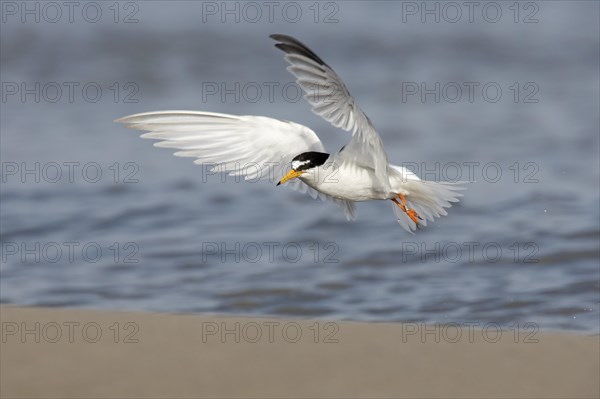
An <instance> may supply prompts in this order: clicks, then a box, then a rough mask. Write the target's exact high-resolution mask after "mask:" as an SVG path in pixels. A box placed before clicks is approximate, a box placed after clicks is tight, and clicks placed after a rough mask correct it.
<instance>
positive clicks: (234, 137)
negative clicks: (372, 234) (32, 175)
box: [116, 111, 354, 218]
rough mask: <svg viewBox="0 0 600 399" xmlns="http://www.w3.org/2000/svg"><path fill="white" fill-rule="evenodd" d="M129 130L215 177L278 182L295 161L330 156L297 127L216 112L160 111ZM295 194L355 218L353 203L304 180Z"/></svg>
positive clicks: (133, 119) (136, 120)
mask: <svg viewBox="0 0 600 399" xmlns="http://www.w3.org/2000/svg"><path fill="white" fill-rule="evenodd" d="M116 122H120V123H124V124H125V125H126V127H128V128H131V129H136V130H143V131H147V132H148V133H144V134H142V135H141V137H143V138H148V139H156V140H160V141H159V142H157V143H155V144H154V146H155V147H164V148H174V149H177V150H179V151H177V152H175V154H174V155H175V156H180V157H193V158H196V160H195V161H194V163H196V164H211V165H215V166H214V167H213V168H212V171H215V172H224V173H229V174H230V175H234V176H244V178H245V179H246V180H254V181H256V180H259V179H271V180H272V181H274V182H275V181H278V180H279V179H281V177H283V175H284V174H285V172H286V171H287V169H288V168H289V167H290V163H291V161H292V159H293V158H294V157H295V156H296V155H298V154H301V153H303V152H307V151H318V152H325V149H324V147H323V144H322V143H321V140H319V137H318V136H317V135H316V134H315V132H313V131H312V130H310V129H309V128H307V127H306V126H302V125H300V124H297V123H293V122H286V121H280V120H277V119H272V118H267V117H264V116H236V115H227V114H218V113H212V112H195V111H159V112H146V113H141V114H136V115H130V116H126V117H123V118H120V119H117V120H116ZM289 185H290V186H291V187H292V188H294V189H296V190H299V191H301V192H305V193H308V194H310V195H311V196H312V197H313V198H316V197H320V198H321V199H323V200H326V199H327V200H332V201H333V202H336V203H338V204H339V205H340V206H342V208H343V209H344V212H345V214H346V217H348V218H353V216H354V208H353V204H352V203H348V204H346V202H349V201H341V202H340V201H339V200H335V199H333V198H331V197H328V196H326V195H324V194H322V193H319V192H316V191H315V190H313V189H312V188H310V187H308V186H307V185H306V184H305V183H303V182H302V181H301V180H299V179H295V180H294V181H291V182H290V184H289Z"/></svg>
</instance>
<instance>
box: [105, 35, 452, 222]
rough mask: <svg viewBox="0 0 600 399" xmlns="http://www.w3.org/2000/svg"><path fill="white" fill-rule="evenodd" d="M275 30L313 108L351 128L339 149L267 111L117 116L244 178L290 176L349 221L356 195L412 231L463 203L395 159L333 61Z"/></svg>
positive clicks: (284, 179)
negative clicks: (377, 203)
mask: <svg viewBox="0 0 600 399" xmlns="http://www.w3.org/2000/svg"><path fill="white" fill-rule="evenodd" d="M270 37H271V38H272V39H274V40H275V41H277V43H276V44H275V46H276V47H277V48H279V49H280V50H282V51H283V52H285V60H286V61H287V62H288V63H289V64H290V65H289V66H288V67H287V70H288V71H289V72H291V73H292V75H294V76H295V77H296V83H297V84H298V85H299V86H300V87H301V88H302V90H303V91H304V93H305V95H304V98H305V99H306V100H307V101H308V103H309V104H310V105H311V108H312V111H313V112H314V113H316V114H317V115H320V116H321V117H323V119H325V120H326V121H328V122H329V123H331V124H332V125H333V126H335V127H338V128H341V129H342V130H345V131H348V132H351V134H352V138H351V139H350V141H349V142H348V143H347V144H346V145H345V146H344V147H343V148H342V149H341V150H340V151H339V152H336V153H329V152H326V150H325V148H324V146H323V143H321V140H319V137H318V136H317V135H316V134H315V132H313V131H312V130H311V129H309V128H308V127H306V126H303V125H300V124H297V123H294V122H289V121H282V120H277V119H273V118H268V117H265V116H252V115H244V116H236V115H227V114H220V113H213V112H198V111H158V112H146V113H141V114H136V115H130V116H126V117H123V118H120V119H117V120H116V122H121V123H124V124H126V126H127V127H128V128H132V129H137V130H143V131H147V133H144V134H142V136H141V137H143V138H148V139H157V140H161V141H159V142H157V143H155V144H154V145H155V146H156V147H166V148H175V149H177V150H179V151H178V152H176V153H175V154H174V155H176V156H181V157H193V158H197V159H196V160H195V161H194V163H196V164H211V165H216V166H215V167H214V168H213V171H217V172H225V173H229V174H231V175H243V176H244V177H245V179H246V180H251V179H253V180H256V179H265V178H268V177H269V176H277V179H278V183H277V186H279V185H281V184H284V183H287V185H289V186H291V187H292V188H294V189H297V190H299V191H301V192H305V193H308V194H309V195H311V196H312V197H313V198H317V197H319V198H321V199H322V200H327V201H332V202H335V203H337V204H338V205H340V206H341V207H342V208H343V210H344V213H345V215H346V218H347V219H348V220H354V219H355V218H356V202H360V201H371V200H389V201H391V202H392V203H393V204H392V207H393V210H394V215H395V217H396V219H397V221H398V223H399V224H400V225H401V226H402V227H403V228H404V229H405V230H407V231H408V232H410V233H412V232H414V231H415V230H416V229H417V228H419V227H420V226H426V225H427V221H433V220H434V218H435V217H440V216H444V215H447V212H446V210H445V208H449V207H450V206H451V205H452V203H453V202H458V198H459V197H460V196H462V194H460V193H459V192H458V191H459V190H461V189H463V187H462V186H461V185H460V184H456V183H450V182H433V181H425V180H421V179H420V178H419V177H418V176H417V175H416V174H414V173H413V172H412V171H410V170H408V169H407V168H405V167H401V166H396V165H392V164H390V163H389V161H388V157H387V154H386V152H385V148H384V146H383V143H382V141H381V138H380V137H379V134H378V133H377V131H376V130H375V128H374V127H373V125H372V123H371V121H370V120H369V118H368V117H367V116H366V115H365V113H364V112H363V111H362V110H361V109H360V108H359V107H358V105H357V103H356V101H355V100H354V98H353V97H352V96H351V95H350V92H349V91H348V89H347V88H346V85H345V84H344V82H343V81H342V80H341V78H340V77H339V76H338V74H337V73H336V72H335V71H334V70H333V68H331V67H330V66H329V65H327V64H326V63H325V61H323V60H322V59H321V58H320V57H319V56H318V55H317V54H315V53H314V52H313V51H312V50H310V49H309V48H308V47H307V46H306V45H304V44H303V43H302V42H300V41H299V40H297V39H295V38H293V37H290V36H286V35H279V34H276V35H271V36H270ZM240 165H242V166H243V165H268V166H269V167H246V168H244V167H242V168H240ZM277 179H276V180H277Z"/></svg>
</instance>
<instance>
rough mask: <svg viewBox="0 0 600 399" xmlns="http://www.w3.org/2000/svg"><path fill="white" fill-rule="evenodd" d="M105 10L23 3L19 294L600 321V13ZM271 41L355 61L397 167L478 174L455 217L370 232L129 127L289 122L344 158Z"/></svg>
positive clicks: (15, 217)
mask: <svg viewBox="0 0 600 399" xmlns="http://www.w3.org/2000/svg"><path fill="white" fill-rule="evenodd" d="M34 3H35V2H32V3H31V4H34ZM110 3H111V4H113V3H112V2H110ZM19 4H21V3H20V2H19V3H18V4H17V5H19ZM98 4H100V7H101V11H102V16H101V18H100V19H99V21H98V22H96V23H91V22H88V21H87V20H86V19H85V18H83V16H82V14H81V10H79V11H78V10H75V13H74V16H73V18H74V20H73V22H69V20H68V17H67V16H66V13H67V12H66V10H62V11H63V13H64V15H63V17H62V19H60V20H58V21H57V22H54V23H52V22H48V21H47V20H52V19H53V18H54V17H55V14H53V13H52V14H51V12H52V10H49V9H47V10H45V11H44V10H43V9H40V10H39V13H40V15H39V16H40V22H39V23H38V22H36V21H35V19H34V17H35V16H33V17H32V16H31V15H29V16H28V15H25V22H22V21H21V18H22V15H21V14H19V11H20V10H17V11H16V12H17V14H14V12H15V11H14V10H12V9H11V10H3V18H5V19H6V21H5V22H3V23H2V24H1V25H0V26H1V39H0V44H1V66H2V68H1V80H2V85H3V87H2V96H3V98H2V102H1V111H0V114H1V122H0V127H1V142H0V144H1V146H0V147H1V148H0V155H1V160H2V168H3V169H2V184H1V194H0V200H1V209H0V222H1V227H0V233H1V237H0V240H1V242H2V261H1V263H0V267H1V269H0V271H1V280H0V281H1V283H0V284H1V285H0V288H1V289H0V300H1V302H2V303H11V304H19V305H43V306H75V307H88V308H105V309H127V310H152V311H165V312H201V313H228V314H244V315H269V316H272V315H277V316H279V315H281V316H288V317H296V316H298V317H311V318H326V319H351V320H371V321H427V322H458V323H461V322H476V323H481V324H485V323H491V322H493V323H500V324H502V325H513V323H526V322H533V323H537V324H538V325H539V326H540V328H542V329H558V330H580V331H585V332H592V333H598V332H599V331H600V326H599V323H600V311H599V309H600V283H599V279H600V271H599V262H598V261H599V248H600V209H599V201H600V193H599V183H598V181H599V174H600V172H599V169H600V166H599V131H600V120H599V111H598V110H599V106H600V104H599V85H600V79H599V70H600V69H599V68H600V66H599V49H600V39H599V37H600V32H599V26H598V20H599V19H598V15H599V3H597V2H588V1H582V2H577V1H574V2H571V1H568V2H567V1H565V2H561V1H552V2H541V1H540V2H529V3H528V4H529V5H526V4H525V3H520V5H519V7H518V11H519V13H518V15H517V14H515V13H516V11H515V8H514V5H513V2H496V3H494V4H495V5H497V6H498V7H499V8H500V10H501V13H502V14H501V17H500V18H499V20H498V21H497V22H491V21H493V20H494V19H495V18H496V16H495V14H494V13H493V11H494V10H495V9H494V10H493V9H490V8H489V7H493V6H488V8H486V14H485V15H483V14H482V11H481V10H482V9H483V7H484V5H485V4H486V3H485V2H482V3H481V7H480V8H477V9H475V10H474V13H473V20H472V22H471V21H469V15H468V10H467V9H464V8H463V9H462V10H461V12H462V15H461V16H460V18H458V19H457V20H456V22H454V23H453V22H449V20H455V19H456V17H457V14H455V13H454V11H456V10H453V9H451V8H448V6H446V8H442V6H443V5H444V4H446V3H438V4H440V5H439V7H440V9H439V12H440V14H439V22H436V21H435V17H436V16H435V15H429V14H425V22H424V23H423V22H422V21H421V17H422V15H421V13H420V12H421V11H423V10H419V9H417V10H415V9H414V8H411V7H413V6H414V5H415V4H416V7H417V8H419V7H420V4H421V2H417V3H412V2H408V3H406V2H405V3H402V2H398V3H391V2H361V1H355V2H331V3H321V4H320V6H319V13H318V15H316V14H315V13H316V10H315V9H314V5H313V3H293V4H292V5H291V6H290V5H287V6H286V4H288V3H278V4H280V7H281V8H277V9H275V10H274V11H273V15H272V17H273V19H272V21H271V20H270V19H269V18H270V17H269V15H268V9H267V8H266V7H267V6H265V5H264V3H262V2H258V3H254V4H257V5H258V6H259V7H261V13H262V14H261V15H262V16H261V18H257V15H258V14H255V13H254V11H256V10H253V9H248V8H246V9H244V8H243V5H241V3H240V5H238V6H237V7H238V8H237V9H236V8H235V7H236V5H235V4H236V3H228V4H229V6H230V7H231V9H232V10H234V11H232V12H233V14H227V13H225V14H224V15H221V11H223V10H220V9H219V8H220V7H222V3H221V2H216V3H206V2H205V3H202V2H168V4H167V2H161V1H148V2H122V3H119V14H118V15H117V16H116V17H115V14H114V12H115V10H114V8H113V9H109V6H110V5H109V4H108V3H98ZM203 4H204V5H203ZM432 4H433V3H432ZM453 4H460V3H453ZM531 4H533V5H531ZM284 6H285V7H287V8H286V14H282V12H283V11H282V10H283V7H284ZM296 6H297V7H299V9H300V11H301V14H300V15H299V19H298V21H297V22H292V21H293V20H295V19H296V18H297V16H296V14H293V13H292V12H293V10H292V9H291V8H290V7H296ZM31 7H34V6H33V5H32V6H31ZM203 7H204V9H203ZM206 7H209V8H206ZM210 7H216V9H215V8H210ZM310 7H313V8H310ZM431 7H434V6H431ZM510 7H512V8H510ZM236 10H237V11H236ZM278 10H279V11H278ZM87 12H89V13H91V12H92V10H87ZM44 13H45V14H44ZM236 13H238V14H236ZM236 16H237V17H239V22H236V20H235V19H236ZM86 17H87V18H88V19H93V18H92V17H93V15H92V14H86ZM126 17H127V18H128V19H129V20H131V19H137V22H135V23H124V21H123V20H124V19H125V18H126ZM115 18H116V19H117V23H115V22H114V20H115ZM222 18H224V20H225V22H222V20H221V19H222ZM315 18H316V20H317V22H316V23H315ZM515 18H516V20H517V22H515ZM255 20H256V22H253V21H255ZM336 20H337V22H336ZM535 20H537V22H535ZM325 21H328V22H325ZM270 33H286V34H290V35H294V36H296V37H298V38H299V39H300V40H302V41H304V42H305V43H307V44H309V45H310V46H311V47H312V48H313V50H315V51H316V52H317V53H318V54H319V55H320V56H321V57H322V58H324V59H325V60H326V61H327V62H328V64H330V65H331V66H333V67H334V68H335V69H336V71H337V72H338V73H339V74H340V75H341V76H342V77H343V78H344V79H345V81H346V82H347V85H348V86H349V88H350V90H351V91H352V93H353V94H354V96H355V97H356V98H357V99H358V101H359V103H360V104H361V107H362V108H363V109H364V111H365V112H366V113H367V114H368V115H369V117H370V118H371V119H372V120H373V122H374V124H375V126H376V127H377V129H378V130H379V132H380V134H381V136H382V139H383V141H384V143H385V145H386V148H387V150H388V155H389V158H390V160H391V161H392V162H393V163H395V164H405V165H407V166H409V167H411V168H413V169H416V171H417V173H418V174H420V175H421V176H422V177H426V178H429V179H433V180H436V179H439V180H444V179H446V180H448V179H449V180H452V179H458V180H471V181H473V183H470V184H469V185H468V190H467V191H466V192H465V196H464V198H463V199H462V201H461V202H460V203H459V204H458V205H457V206H455V207H453V208H452V209H450V212H449V216H447V217H445V218H442V219H440V220H437V221H436V222H435V223H433V224H431V225H430V226H428V227H427V228H425V229H423V230H421V231H419V232H418V233H417V234H416V235H414V236H411V235H409V234H407V233H406V232H405V231H404V230H402V229H401V228H400V226H399V225H398V224H397V223H396V221H395V219H394V216H393V213H392V208H391V206H392V204H387V203H382V202H374V203H365V204H359V206H358V220H357V221H356V222H347V221H346V220H345V218H344V216H343V213H342V211H341V210H340V209H338V208H337V206H336V205H334V204H327V203H321V202H320V201H315V200H313V199H311V198H310V197H308V196H304V195H302V194H299V193H297V192H294V191H292V190H289V189H287V188H284V187H275V185H274V184H273V183H272V182H268V181H266V182H253V183H250V182H244V181H236V180H235V178H234V177H230V176H226V177H223V178H222V177H221V176H219V175H211V174H209V173H207V169H202V168H201V167H199V166H196V165H194V164H193V163H192V162H191V160H190V159H184V158H175V157H173V156H172V155H171V151H170V150H167V149H156V148H153V147H152V145H151V142H150V141H147V140H141V139H139V138H138V135H137V134H136V132H133V131H129V130H126V129H124V128H123V127H122V126H119V125H117V124H115V123H113V120H114V119H116V118H118V117H121V116H124V115H128V114H132V113H136V112H142V111H151V110H163V109H197V110H207V111H214V112H226V113H234V114H256V115H265V116H270V117H274V118H280V119H287V120H293V121H296V122H298V123H302V124H305V125H307V126H309V127H311V128H312V129H313V130H315V131H316V132H317V133H318V134H319V135H320V137H321V138H322V140H323V142H324V143H325V146H326V147H327V148H328V149H330V150H331V151H336V150H338V149H339V148H340V147H341V146H342V145H344V144H345V142H346V141H347V140H348V139H349V136H348V135H347V134H346V133H344V132H341V131H338V130H337V129H335V128H333V127H331V126H329V125H328V124H327V123H326V122H324V121H323V120H321V119H320V118H319V117H317V116H315V115H313V114H312V113H311V112H310V109H309V107H308V105H307V104H306V103H305V102H304V101H303V100H302V99H297V98H296V93H295V91H294V87H293V86H290V83H291V82H292V81H293V80H292V77H291V75H289V74H288V73H287V72H286V70H285V66H286V64H285V62H284V61H283V59H282V54H281V53H280V52H279V51H278V50H277V49H275V48H274V47H273V42H272V41H271V40H270V39H269V38H268V35H269V34H270ZM36 83H38V84H39V89H37V88H36ZM436 83H438V84H439V88H436ZM22 84H25V86H24V90H25V91H26V93H25V94H23V86H22ZM236 84H237V85H238V86H236ZM69 85H71V86H69ZM422 85H424V86H422ZM469 85H471V86H469ZM56 86H59V87H60V88H61V89H62V93H60V94H59V92H58V91H57V89H56ZM68 87H73V96H72V98H70V97H69V91H68ZM84 87H86V90H87V91H85V92H84V91H83V88H84ZM98 87H99V88H100V91H101V97H99V98H96V96H97V93H96V91H97V88H98ZM238 87H239V89H238ZM257 87H258V88H259V89H260V90H261V92H259V91H258V90H257ZM269 87H272V88H273V91H272V93H270V92H269ZM457 87H459V88H460V89H461V91H462V93H461V95H460V96H458V93H459V92H458V91H457ZM468 87H473V93H472V94H473V97H472V98H469V92H468ZM483 87H486V91H485V93H484V90H483ZM284 88H286V89H285V90H288V91H287V92H286V91H285V90H284ZM415 88H417V89H418V91H417V92H416V93H414V90H415ZM497 88H500V90H501V93H502V94H501V97H499V98H498V97H497V93H496V92H495V91H494V90H496V89H497ZM421 89H423V90H424V91H425V94H424V97H421V95H422V94H423V91H422V90H421ZM15 90H16V92H15ZM27 90H29V91H27ZM95 90H96V91H95ZM215 90H216V91H215ZM227 90H229V91H227ZM411 90H412V91H411ZM27 93H29V94H27ZM227 93H229V94H227ZM232 93H233V94H232ZM426 93H429V94H426ZM236 94H237V97H238V98H236ZM270 94H272V95H270ZM36 95H37V96H38V97H39V99H38V98H36ZM436 95H438V96H439V99H437V100H436ZM70 172H72V173H71V175H70ZM98 172H100V173H101V175H97V173H98ZM57 173H58V174H57ZM98 251H100V252H98ZM71 255H72V256H71Z"/></svg>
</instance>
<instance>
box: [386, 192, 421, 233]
mask: <svg viewBox="0 0 600 399" xmlns="http://www.w3.org/2000/svg"><path fill="white" fill-rule="evenodd" d="M398 198H400V201H402V202H401V203H400V202H398V200H397V199H396V198H392V201H394V203H395V204H396V205H398V206H399V207H400V209H402V211H404V212H405V213H406V214H407V215H408V217H409V218H410V220H412V221H413V222H415V224H416V225H417V227H419V220H423V219H422V218H421V217H420V216H419V214H418V213H417V212H416V211H415V210H414V209H409V208H407V206H406V199H405V198H404V195H403V194H398Z"/></svg>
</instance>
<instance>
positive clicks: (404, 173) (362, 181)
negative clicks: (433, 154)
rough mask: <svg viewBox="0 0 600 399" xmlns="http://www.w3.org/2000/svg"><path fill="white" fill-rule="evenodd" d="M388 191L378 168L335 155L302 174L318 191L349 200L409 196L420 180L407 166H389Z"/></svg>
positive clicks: (301, 177) (308, 183)
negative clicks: (376, 174)
mask: <svg viewBox="0 0 600 399" xmlns="http://www.w3.org/2000/svg"><path fill="white" fill-rule="evenodd" d="M388 176H389V188H390V189H389V190H387V189H384V188H382V187H379V186H378V185H377V179H376V176H375V170H374V169H372V168H368V167H363V166H361V165H358V164H356V163H353V162H350V161H347V160H345V159H344V158H343V157H335V156H334V157H333V159H332V160H331V161H327V162H325V164H323V165H321V166H317V167H316V168H314V169H311V170H309V171H307V173H305V174H303V175H302V176H300V177H299V179H300V180H302V181H303V182H304V183H306V184H307V185H308V186H310V187H312V188H314V189H315V190H317V191H319V192H321V193H323V194H326V195H329V196H331V197H333V198H338V199H342V200H348V201H356V202H362V201H372V200H389V199H392V198H396V197H398V194H404V195H407V194H408V193H409V192H410V187H411V185H412V184H413V182H414V181H419V180H420V179H419V178H418V177H417V176H416V175H414V174H412V173H411V172H410V171H408V170H407V169H405V168H401V167H399V166H394V165H390V167H389V169H388Z"/></svg>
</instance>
